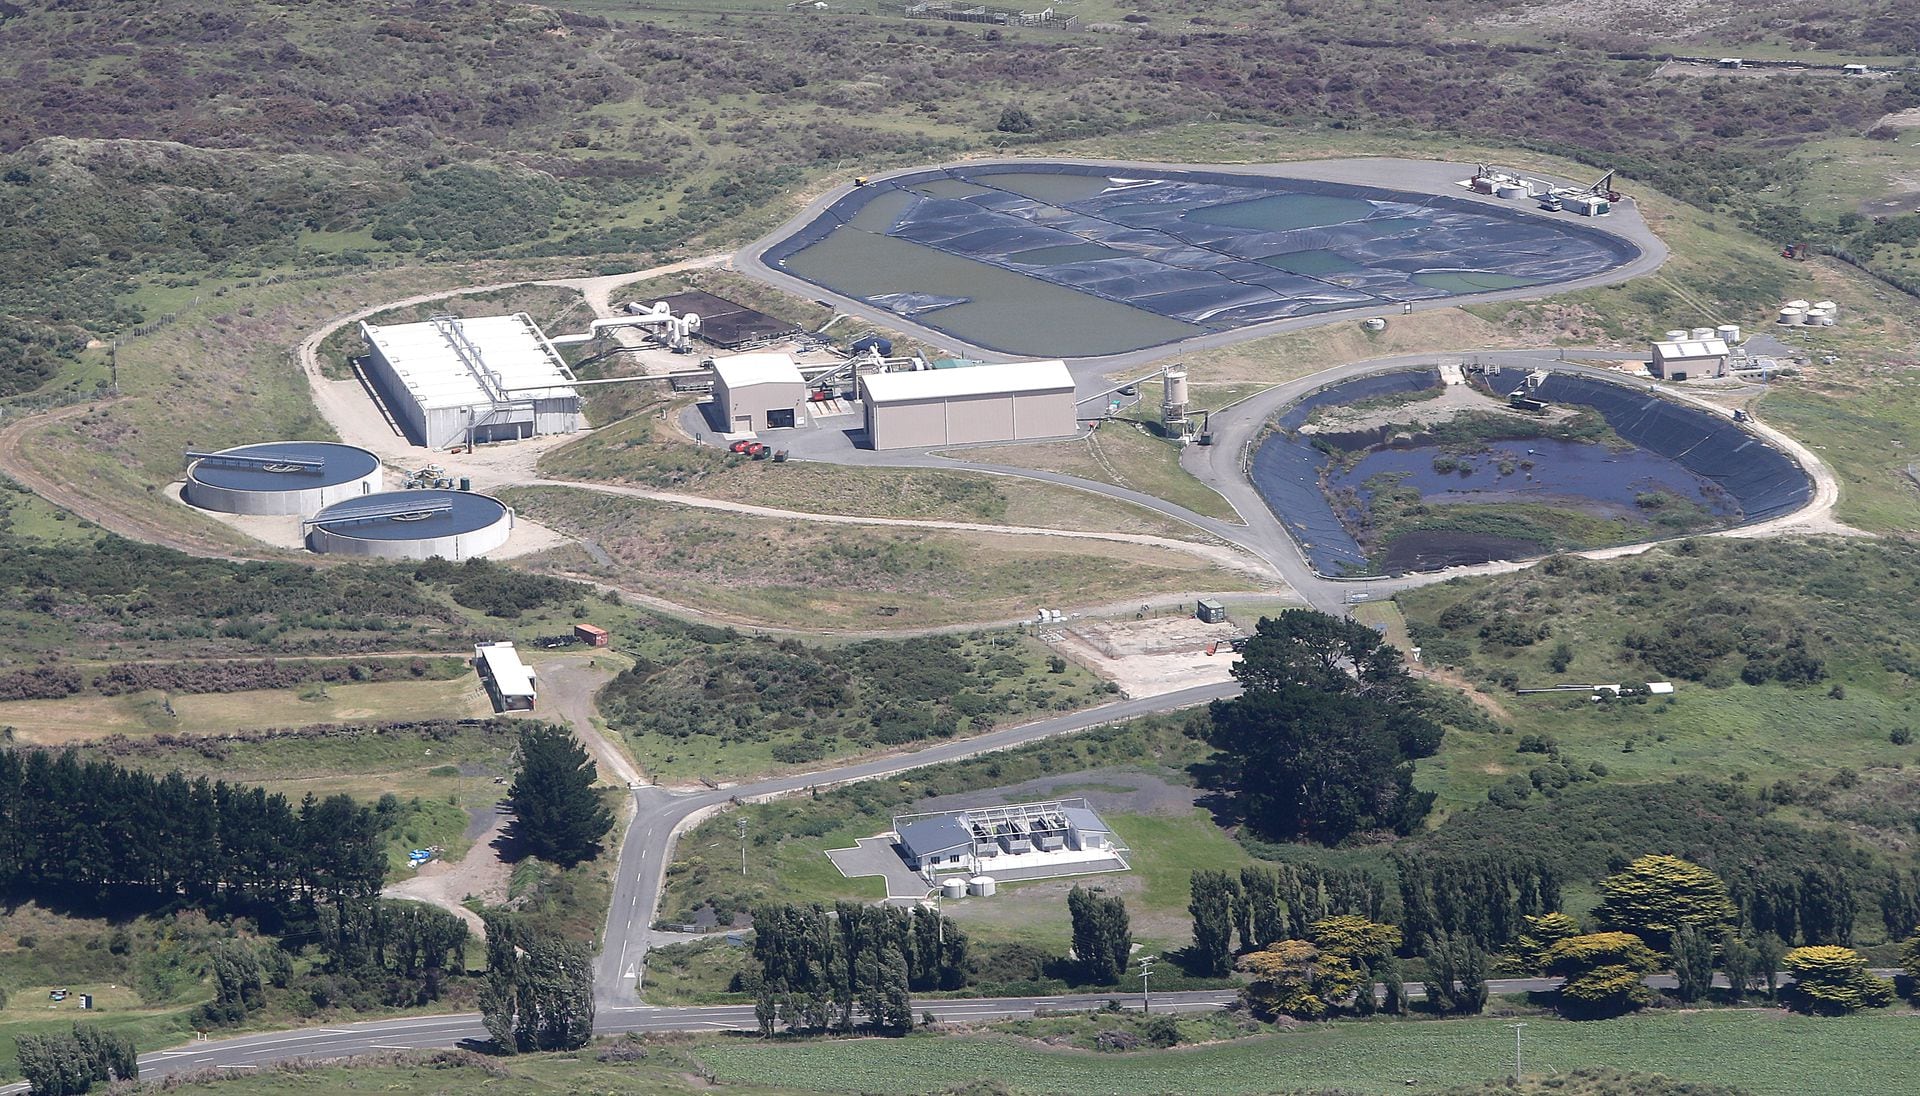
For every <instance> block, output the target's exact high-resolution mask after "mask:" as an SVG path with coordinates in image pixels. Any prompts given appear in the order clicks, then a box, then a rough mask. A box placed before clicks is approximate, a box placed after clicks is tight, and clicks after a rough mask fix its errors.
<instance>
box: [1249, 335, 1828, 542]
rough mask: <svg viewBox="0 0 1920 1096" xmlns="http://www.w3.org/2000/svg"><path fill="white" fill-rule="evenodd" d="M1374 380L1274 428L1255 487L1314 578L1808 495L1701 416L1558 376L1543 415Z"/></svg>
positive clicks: (1798, 479)
mask: <svg viewBox="0 0 1920 1096" xmlns="http://www.w3.org/2000/svg"><path fill="white" fill-rule="evenodd" d="M1469 379H1470V380H1471V381H1472V382H1473V383H1472V384H1470V385H1467V386H1455V387H1444V386H1442V385H1441V384H1440V377H1439V374H1438V373H1437V372H1435V371H1430V370H1411V371H1401V372H1395V373H1386V374H1377V375H1374V376H1370V377H1363V378H1359V379H1357V380H1354V381H1349V382H1347V383H1345V384H1341V385H1336V386H1334V387H1332V388H1328V389H1323V390H1322V391H1320V392H1317V393H1314V394H1313V395H1311V396H1309V397H1307V398H1306V399H1304V400H1302V401H1300V402H1299V403H1297V404H1295V405H1294V406H1293V407H1291V408H1289V409H1288V410H1287V411H1286V412H1284V413H1283V414H1281V415H1280V416H1279V417H1278V419H1277V420H1276V421H1275V423H1274V425H1273V428H1272V429H1271V431H1270V432H1269V433H1268V435H1267V436H1266V438H1265V439H1264V440H1263V441H1262V442H1261V443H1260V445H1259V448H1258V449H1257V450H1256V451H1255V454H1254V458H1253V464H1252V475H1253V481H1254V485H1255V486H1256V487H1258V488H1259V490H1260V492H1261V494H1262V496H1263V497H1265V499H1266V500H1267V503H1268V505H1269V506H1270V507H1271V508H1272V509H1273V511H1274V513H1275V514H1276V515H1278V516H1279V517H1280V519H1281V521H1282V522H1283V523H1284V524H1286V525H1287V527H1288V528H1289V529H1290V530H1291V531H1292V533H1293V535H1294V536H1295V537H1296V538H1297V539H1298V540H1299V541H1300V543H1301V545H1302V546H1303V548H1304V549H1305V551H1306V553H1307V556H1308V559H1309V561H1310V562H1312V564H1313V566H1314V568H1315V569H1316V570H1318V571H1319V572H1321V573H1322V574H1329V575H1339V574H1382V573H1385V574H1397V573H1402V572H1406V571H1421V570H1433V569H1437V568H1441V567H1448V566H1454V565H1459V564H1470V563H1484V562H1488V561H1490V560H1496V559H1525V558H1530V557H1533V556H1538V555H1542V554H1545V553H1547V552H1552V551H1560V550H1575V549H1581V548H1594V547H1601V546H1605V545H1610V544H1629V543H1635V542H1639V541H1644V540H1651V539H1657V538H1660V537H1666V536H1676V535H1680V534H1684V533H1691V532H1701V531H1706V530H1710V529H1717V528H1724V527H1727V526H1730V525H1736V524H1743V523H1747V522H1753V521H1761V520H1765V519H1766V518H1769V517H1773V516H1775V515H1778V514H1781V513H1785V512H1788V511H1791V510H1793V509H1795V508H1797V507H1799V506H1800V505H1803V504H1804V503H1805V502H1806V501H1807V499H1808V498H1809V497H1810V494H1811V490H1812V485H1811V483H1810V482H1809V481H1808V479H1807V476H1806V474H1805V473H1804V472H1803V471H1802V470H1801V469H1800V467H1799V466H1798V465H1797V464H1796V463H1795V462H1794V461H1793V460H1792V459H1791V458H1789V457H1788V456H1787V455H1786V454H1784V453H1782V452H1780V451H1779V450H1777V449H1774V448H1773V447H1772V446H1770V445H1768V444H1767V443H1765V442H1764V441H1762V440H1760V439H1759V438H1757V437H1755V436H1753V435H1751V434H1749V433H1748V432H1746V431H1745V430H1743V429H1742V428H1741V427H1740V426H1739V425H1738V424H1736V423H1734V422H1732V421H1731V420H1729V419H1726V418H1723V417H1721V416H1718V415H1716V414H1713V413H1711V412H1709V411H1705V410H1701V409H1697V408H1693V407H1688V406H1685V405H1682V404H1679V403H1676V402H1673V401H1671V400H1667V399H1664V398H1661V397H1659V396H1657V395H1654V394H1651V393H1649V392H1646V391H1644V390H1641V389H1637V388H1632V387H1629V386H1627V385H1623V384H1616V383H1613V382H1610V381H1606V380H1601V379H1598V378H1593V377H1587V376H1576V375H1572V374H1565V373H1555V374H1553V375H1552V376H1550V377H1549V378H1548V379H1547V380H1546V382H1545V383H1544V384H1543V385H1541V386H1540V387H1539V388H1537V389H1535V390H1534V392H1533V395H1535V396H1537V397H1538V398H1539V399H1541V400H1543V401H1545V402H1546V403H1547V405H1548V409H1547V410H1546V411H1544V412H1520V411H1515V410H1512V409H1510V408H1509V407H1508V406H1507V405H1506V402H1505V401H1504V400H1503V399H1498V398H1496V397H1495V394H1497V393H1506V392H1511V391H1513V390H1514V389H1515V388H1517V387H1519V386H1520V385H1521V384H1522V383H1524V374H1522V373H1520V372H1514V371H1510V372H1504V373H1502V372H1498V371H1496V372H1493V373H1490V374H1485V375H1483V376H1477V377H1471V378H1469Z"/></svg>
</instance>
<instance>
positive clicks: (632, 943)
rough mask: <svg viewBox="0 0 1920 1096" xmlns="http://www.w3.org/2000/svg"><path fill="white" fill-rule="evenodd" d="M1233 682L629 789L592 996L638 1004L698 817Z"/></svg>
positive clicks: (1095, 721) (1223, 693)
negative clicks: (800, 768)
mask: <svg viewBox="0 0 1920 1096" xmlns="http://www.w3.org/2000/svg"><path fill="white" fill-rule="evenodd" d="M1239 692H1240V687H1239V685H1237V684H1234V683H1232V682H1227V683H1223V684H1216V685H1204V686H1199V687H1196V688H1191V689H1183V690H1181V691H1179V692H1173V693H1164V694H1162V695H1160V696H1152V697H1144V698H1141V699H1138V700H1123V701H1120V702H1119V703H1117V704H1108V705H1104V706H1102V707H1099V708H1089V709H1087V710H1086V711H1081V712H1073V713H1071V714H1068V715H1062V716H1055V717H1053V718H1051V719H1043V720H1040V721H1039V722H1037V723H1028V724H1025V725H1024V726H1019V727H1008V728H1006V729H1004V730H998V731H991V732H988V733H987V734H983V735H975V736H973V737H972V738H963V739H958V740H955V741H952V742H942V743H940V744H939V745H937V746H929V747H927V748H926V749H923V750H916V751H914V752H912V753H903V754H892V755H889V756H886V757H880V758H874V759H872V760H869V761H861V762H856V763H854V764H851V765H844V766H841V767H839V768H835V769H827V770H822V771H819V772H813V773H798V774H794V775H791V776H781V777H775V778H773V779H770V780H762V781H757V782H754V783H749V784H740V785H736V786H732V787H722V788H717V789H704V790H701V791H695V792H674V791H669V790H668V789H665V788H661V787H642V788H636V789H634V793H633V798H634V812H633V818H632V820H631V821H630V822H628V823H627V830H626V834H625V836H624V838H623V839H622V842H621V846H620V863H619V866H618V868H617V869H616V870H617V877H616V878H615V880H614V889H613V902H612V905H611V907H610V908H609V910H608V913H607V928H606V932H605V934H604V936H603V937H602V950H601V953H600V959H599V963H598V965H597V966H596V967H595V968H594V996H595V998H596V1000H597V1003H598V1006H599V1008H600V1010H601V1012H602V1014H603V1015H606V1014H608V1013H610V1012H612V1011H613V1010H618V1009H624V1008H631V1007H633V1006H636V1005H638V1004H639V988H638V985H637V983H638V981H639V978H640V974H641V971H642V970H643V969H644V968H645V965H646V954H647V938H648V932H649V926H650V925H651V924H652V922H653V920H654V918H655V916H657V913H658V908H659V905H660V891H661V887H662V885H663V883H664V882H665V879H666V871H667V863H668V861H669V860H670V859H671V857H672V855H673V841H674V835H675V834H676V833H677V832H678V831H679V830H680V829H681V828H682V827H684V826H686V825H688V824H690V823H691V822H693V821H694V820H695V819H697V818H698V817H700V816H702V815H704V814H707V813H709V812H712V811H715V810H718V809H720V808H722V807H724V806H726V805H727V804H728V803H730V802H732V801H734V800H736V799H739V800H758V799H771V798H774V797H776V796H781V795H791V794H793V793H795V792H804V791H806V790H807V789H809V788H825V787H832V786H834V785H837V784H851V783H854V782H856V781H860V780H872V779H875V778H877V777H883V776H892V775H893V774H895V773H899V772H905V771H906V770H908V769H916V768H920V767H921V766H924V765H937V764H940V763H942V762H946V761H958V760H960V759H962V758H967V757H973V756H975V755H977V754H983V753H988V752H991V751H994V750H1005V749H1010V748H1012V747H1015V746H1023V745H1026V744H1027V743H1029V742H1037V741H1039V740H1040V739H1043V738H1048V737H1051V736H1053V735H1059V734H1067V733H1069V732H1072V731H1083V730H1086V729H1088V728H1090V727H1097V726H1101V725H1102V724H1107V723H1118V722H1121V721H1123V720H1128V719H1133V718H1135V717H1138V716H1143V715H1152V714H1155V713H1159V712H1172V711H1179V710H1181V709H1183V708H1191V707H1195V706H1197V705H1200V704H1205V703H1207V702H1209V701H1212V700H1217V699H1220V698H1222V697H1231V696H1237V695H1239Z"/></svg>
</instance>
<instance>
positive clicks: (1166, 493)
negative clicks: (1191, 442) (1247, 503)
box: [947, 396, 1240, 522]
mask: <svg viewBox="0 0 1920 1096" xmlns="http://www.w3.org/2000/svg"><path fill="white" fill-rule="evenodd" d="M1141 402H1142V406H1145V402H1146V401H1145V397H1144V396H1143V397H1142V401H1141ZM1153 406H1154V409H1155V416H1156V417H1157V414H1158V408H1159V402H1158V400H1155V402H1154V405H1153ZM1180 453H1181V447H1180V444H1179V443H1178V442H1176V441H1172V440H1169V439H1167V438H1164V437H1160V436H1158V434H1156V433H1154V432H1153V428H1151V427H1148V426H1146V425H1144V424H1142V423H1141V422H1140V421H1139V420H1138V419H1137V418H1132V417H1129V418H1116V419H1111V420H1108V421H1106V422H1103V423H1100V424H1099V425H1097V426H1096V427H1095V428H1094V429H1093V430H1092V431H1090V432H1089V433H1088V434H1087V435H1086V436H1084V437H1079V438H1074V439H1072V440H1071V441H1058V442H1046V443H1041V444H1030V445H993V446H985V447H983V448H978V449H959V450H953V451H951V452H949V453H948V454H947V455H948V456H952V457H958V458H960V459H961V460H967V461H974V462H978V463H981V464H1010V465H1013V466H1015V467H1018V468H1035V469H1039V470H1042V471H1048V472H1061V473H1065V474H1066V475H1070V476H1079V477H1081V478H1082V479H1089V480H1093V481H1095V482H1096V483H1110V484H1113V485H1114V486H1116V487H1126V488H1129V489H1131V490H1135V491H1142V492H1145V493H1146V494H1149V495H1152V496H1153V497H1154V498H1157V499H1163V500H1165V501H1167V502H1171V503H1174V504H1176V505H1179V506H1184V507H1186V508H1187V509H1189V510H1192V511H1194V512H1195V513H1198V514H1202V515H1205V516H1207V517H1214V518H1222V519H1225V520H1227V521H1233V522H1238V521H1239V520H1240V515H1239V514H1238V513H1237V512H1236V511H1235V510H1234V508H1233V507H1232V505H1230V504H1229V503H1228V502H1227V500H1226V499H1224V498H1222V497H1220V494H1219V492H1217V491H1215V490H1213V489H1212V488H1210V487H1208V486H1207V485H1205V484H1203V483H1201V482H1200V481H1199V480H1197V479H1195V478H1194V476H1193V474H1192V473H1191V472H1188V471H1187V470H1185V469H1184V468H1181V467H1180Z"/></svg>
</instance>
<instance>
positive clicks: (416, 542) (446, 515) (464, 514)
mask: <svg viewBox="0 0 1920 1096" xmlns="http://www.w3.org/2000/svg"><path fill="white" fill-rule="evenodd" d="M307 522H308V528H307V547H309V548H311V549H313V550H314V551H316V552H327V553H330V554H334V555H350V556H370V557H373V558H377V559H430V558H432V557H434V556H440V557H442V558H444V559H469V558H471V557H473V556H477V555H480V554H482V553H484V552H488V551H491V550H493V549H495V548H498V547H500V546H501V545H502V544H505V543H506V542H507V534H508V533H510V532H512V530H513V511H512V510H510V509H508V508H507V505H506V504H505V503H503V502H501V501H500V500H499V499H495V498H489V497H487V496H486V495H473V494H468V493H466V492H464V491H387V492H384V493H382V494H378V495H367V496H365V497H363V498H357V499H349V500H347V501H346V502H338V503H335V504H334V505H332V506H329V507H327V508H326V509H325V510H322V511H320V512H319V513H318V514H315V515H314V516H313V517H311V518H309V519H307Z"/></svg>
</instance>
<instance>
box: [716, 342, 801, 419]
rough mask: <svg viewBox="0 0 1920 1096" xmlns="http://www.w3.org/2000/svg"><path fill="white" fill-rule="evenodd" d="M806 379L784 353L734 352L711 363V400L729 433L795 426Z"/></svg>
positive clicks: (799, 413)
mask: <svg viewBox="0 0 1920 1096" xmlns="http://www.w3.org/2000/svg"><path fill="white" fill-rule="evenodd" d="M806 402H807V382H806V380H805V379H804V378H803V377H801V376H800V367H799V366H797V365H795V364H793V359H792V358H790V357H788V356H786V355H785V354H736V355H734V356H733V357H731V358H721V359H720V360H718V361H716V362H714V363H713V403H714V407H715V409H716V410H717V411H718V412H719V417H720V422H721V425H722V427H723V429H724V430H725V431H726V432H727V433H729V434H757V433H759V432H760V431H762V430H773V429H780V428H782V427H788V426H797V425H799V424H800V422H801V421H802V419H801V416H803V415H805V414H806V412H805V410H804V407H805V406H806Z"/></svg>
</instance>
